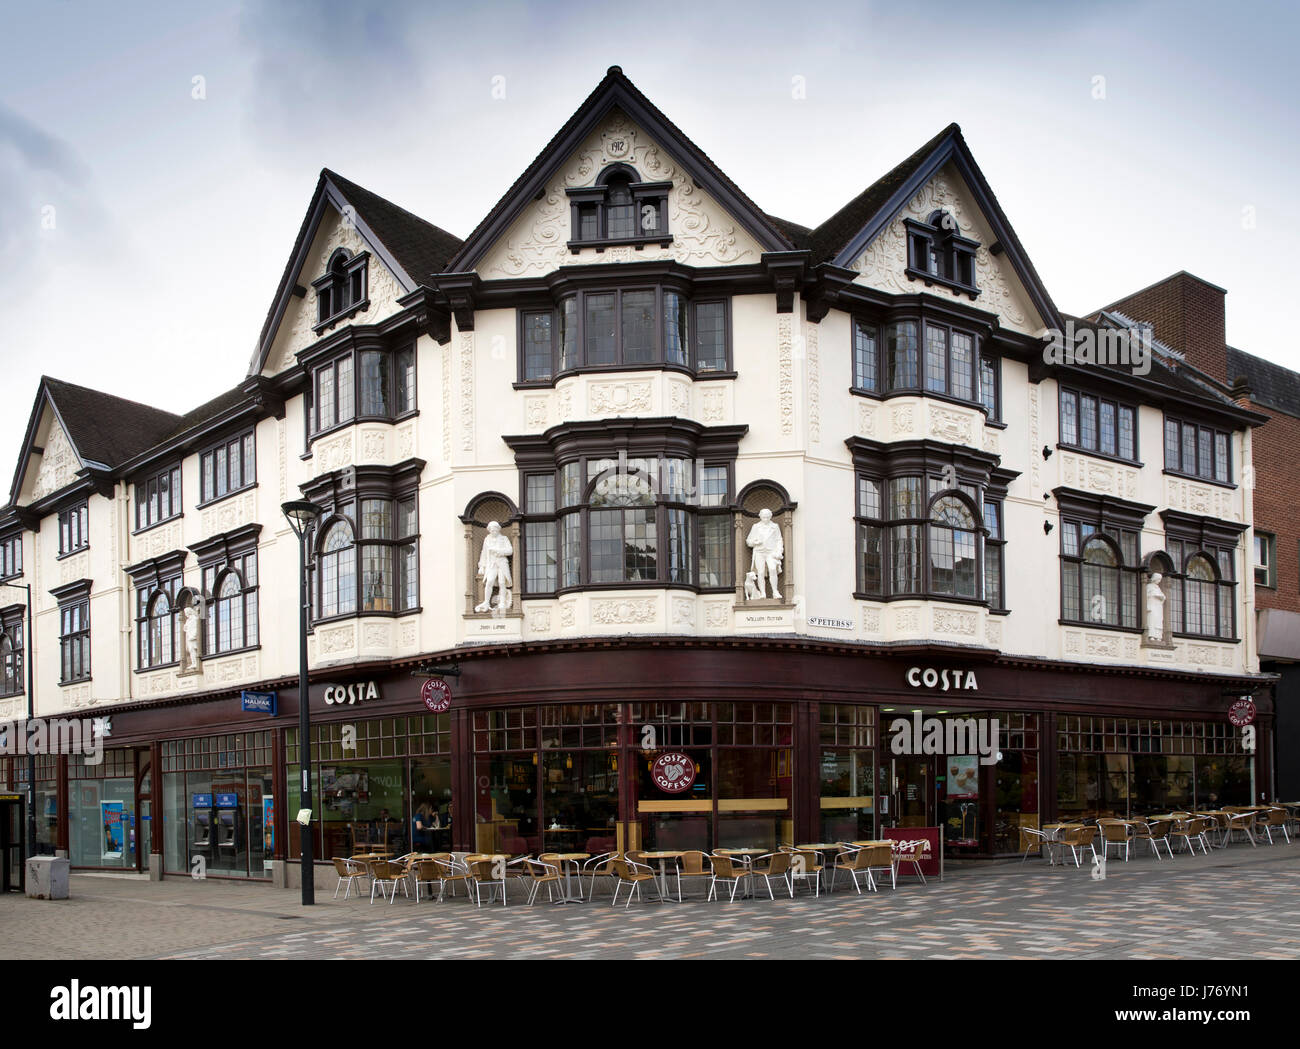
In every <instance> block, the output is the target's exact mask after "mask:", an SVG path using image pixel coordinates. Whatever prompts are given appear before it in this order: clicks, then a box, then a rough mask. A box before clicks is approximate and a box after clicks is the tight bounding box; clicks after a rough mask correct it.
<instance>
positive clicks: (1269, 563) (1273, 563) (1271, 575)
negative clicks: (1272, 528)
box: [1251, 529, 1277, 590]
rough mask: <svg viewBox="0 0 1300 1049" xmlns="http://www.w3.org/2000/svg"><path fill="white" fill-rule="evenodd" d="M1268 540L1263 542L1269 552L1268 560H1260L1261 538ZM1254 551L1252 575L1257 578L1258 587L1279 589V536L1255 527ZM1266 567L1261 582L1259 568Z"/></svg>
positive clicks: (1252, 545) (1252, 548)
mask: <svg viewBox="0 0 1300 1049" xmlns="http://www.w3.org/2000/svg"><path fill="white" fill-rule="evenodd" d="M1261 539H1262V540H1266V542H1265V543H1264V544H1263V546H1264V549H1265V550H1266V551H1267V552H1268V557H1267V559H1266V560H1264V561H1263V562H1261V561H1260V560H1259V553H1258V552H1259V547H1260V540H1261ZM1251 553H1252V555H1253V556H1252V565H1251V568H1252V570H1253V571H1252V575H1253V576H1254V579H1255V586H1256V587H1263V588H1264V589H1265V590H1276V589H1277V536H1276V535H1274V534H1273V533H1272V532H1261V531H1260V530H1259V529H1255V538H1254V542H1252V543H1251ZM1261 568H1263V569H1264V581H1263V582H1260V579H1259V570H1260V569H1261Z"/></svg>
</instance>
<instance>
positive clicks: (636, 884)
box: [610, 859, 663, 908]
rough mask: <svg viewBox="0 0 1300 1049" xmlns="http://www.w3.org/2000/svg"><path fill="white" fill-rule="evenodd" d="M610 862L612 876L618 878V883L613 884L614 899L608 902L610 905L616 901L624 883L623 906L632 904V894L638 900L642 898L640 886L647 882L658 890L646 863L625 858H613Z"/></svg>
mask: <svg viewBox="0 0 1300 1049" xmlns="http://www.w3.org/2000/svg"><path fill="white" fill-rule="evenodd" d="M612 862H613V866H614V877H615V878H617V879H618V883H617V884H616V885H615V886H614V901H613V903H611V904H610V906H611V907H612V906H614V904H617V903H618V893H619V890H620V889H622V887H623V886H624V885H626V886H627V887H628V891H627V903H625V904H623V906H624V907H625V908H626V907H630V906H631V905H632V897H633V896H636V898H637V899H638V900H639V899H642V898H643V897H642V896H641V886H642V885H645V884H646V883H647V882H649V883H650V885H652V886H653V887H654V890H655V892H659V883H658V882H657V881H656V880H655V873H654V871H652V870H651V869H650V868H649V867H648V866H647V865H646V864H644V863H637V862H636V861H635V860H626V859H615V860H613V861H612ZM662 901H663V897H662V896H660V902H662Z"/></svg>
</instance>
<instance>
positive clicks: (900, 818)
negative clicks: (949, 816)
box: [883, 755, 936, 827]
mask: <svg viewBox="0 0 1300 1049" xmlns="http://www.w3.org/2000/svg"><path fill="white" fill-rule="evenodd" d="M885 767H886V769H887V770H888V780H889V792H890V804H889V814H888V815H887V816H885V818H884V820H883V823H884V825H885V826H888V827H933V826H935V816H936V811H935V769H936V766H935V759H934V758H933V757H932V756H911V755H909V756H898V757H890V758H888V759H887V764H886V766H885Z"/></svg>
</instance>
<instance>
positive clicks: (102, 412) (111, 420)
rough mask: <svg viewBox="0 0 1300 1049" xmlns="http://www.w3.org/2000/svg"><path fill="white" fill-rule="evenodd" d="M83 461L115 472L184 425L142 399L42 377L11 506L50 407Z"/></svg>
mask: <svg viewBox="0 0 1300 1049" xmlns="http://www.w3.org/2000/svg"><path fill="white" fill-rule="evenodd" d="M47 404H48V405H49V406H50V408H51V410H52V411H53V412H54V417H55V419H56V420H57V421H58V424H59V426H61V427H62V428H63V432H64V433H65V434H66V435H67V437H68V441H69V442H70V443H71V444H72V448H73V450H74V451H75V452H76V453H77V458H79V459H80V460H81V461H82V463H84V464H85V465H87V466H95V467H99V468H103V469H106V470H111V469H113V468H114V467H115V466H118V465H119V464H121V463H123V462H126V461H127V460H128V459H130V458H131V457H132V456H134V455H138V454H139V453H140V452H142V451H144V450H145V449H146V448H149V447H150V446H151V445H154V444H157V443H158V442H159V441H160V440H162V439H163V438H164V437H165V436H167V434H168V433H170V432H171V431H172V430H174V429H175V428H176V426H177V424H178V423H179V422H180V421H181V417H180V416H179V415H173V414H172V413H171V412H165V411H163V410H162V409H161V408H154V407H151V406H150V405H147V404H141V403H139V402H138V401H128V400H127V399H126V398H124V397H115V396H113V395H112V394H111V393H103V392H102V391H100V390H92V389H90V388H89V387H86V386H78V385H76V384H75V383H70V382H64V381H63V380H61V379H51V378H50V377H49V376H48V375H43V376H41V382H40V386H39V387H38V388H37V391H36V401H35V403H34V404H33V405H32V414H31V418H30V419H29V420H28V423H27V432H26V434H25V436H24V438H23V445H22V448H23V450H22V454H21V455H20V456H19V459H18V468H17V470H16V471H15V472H14V480H13V485H12V486H11V487H10V490H9V502H10V504H11V505H12V504H13V503H14V502H15V501H16V500H17V498H18V493H19V491H20V490H21V489H22V484H23V479H24V477H25V476H26V474H27V468H28V466H29V465H30V463H31V455H32V445H33V444H34V443H35V439H36V428H37V427H38V426H39V425H40V421H41V416H42V414H43V413H44V409H45V406H46V405H47Z"/></svg>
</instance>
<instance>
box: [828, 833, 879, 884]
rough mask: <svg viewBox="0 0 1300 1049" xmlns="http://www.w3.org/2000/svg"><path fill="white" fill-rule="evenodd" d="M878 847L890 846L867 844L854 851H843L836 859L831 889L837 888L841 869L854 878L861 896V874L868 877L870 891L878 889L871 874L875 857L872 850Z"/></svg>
mask: <svg viewBox="0 0 1300 1049" xmlns="http://www.w3.org/2000/svg"><path fill="white" fill-rule="evenodd" d="M878 847H883V848H888V846H875V845H867V846H863V847H861V848H858V849H856V850H854V851H853V852H848V851H845V852H841V853H840V854H839V856H838V857H837V858H836V860H835V866H834V868H833V870H834V873H833V874H832V875H831V890H832V891H834V889H835V882H836V881H838V880H839V876H840V871H847V872H848V874H849V876H850V877H851V878H852V879H853V887H854V888H855V889H857V890H858V895H859V896H861V895H862V885H861V884H860V883H859V882H858V878H859V877H861V876H865V877H866V879H867V888H868V889H869V890H870V891H872V892H875V891H877V890H876V879H875V878H873V877H872V876H871V866H872V860H873V859H874V858H875V857H874V856H873V851H872V850H874V849H876V848H878Z"/></svg>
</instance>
